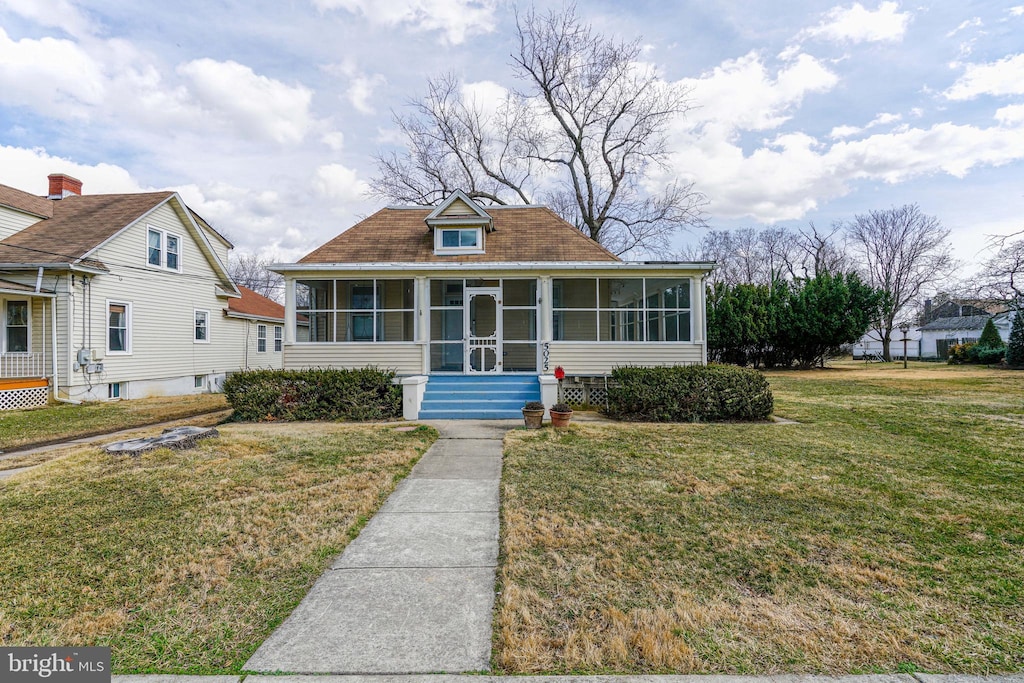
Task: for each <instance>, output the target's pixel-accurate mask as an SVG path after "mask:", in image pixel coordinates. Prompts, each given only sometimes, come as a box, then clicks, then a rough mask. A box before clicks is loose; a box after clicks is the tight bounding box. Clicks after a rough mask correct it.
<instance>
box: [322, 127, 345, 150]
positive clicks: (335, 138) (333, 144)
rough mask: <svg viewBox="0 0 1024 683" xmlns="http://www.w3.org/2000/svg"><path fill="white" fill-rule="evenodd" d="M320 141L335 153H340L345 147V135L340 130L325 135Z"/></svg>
mask: <svg viewBox="0 0 1024 683" xmlns="http://www.w3.org/2000/svg"><path fill="white" fill-rule="evenodd" d="M320 141H321V142H322V143H324V144H325V145H327V146H328V147H330V148H331V149H332V150H333V151H335V152H340V151H341V150H342V149H343V148H344V147H345V134H344V133H342V132H341V131H340V130H335V131H331V132H330V133H326V134H324V135H323V136H322V137H321V138H320Z"/></svg>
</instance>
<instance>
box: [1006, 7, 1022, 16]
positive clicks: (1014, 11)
mask: <svg viewBox="0 0 1024 683" xmlns="http://www.w3.org/2000/svg"><path fill="white" fill-rule="evenodd" d="M1006 11H1007V12H1009V13H1010V16H1013V17H1021V16H1024V5H1016V6H1014V7H1011V8H1010V9H1008V10H1006Z"/></svg>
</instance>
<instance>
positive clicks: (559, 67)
mask: <svg viewBox="0 0 1024 683" xmlns="http://www.w3.org/2000/svg"><path fill="white" fill-rule="evenodd" d="M516 28H517V31H518V51H517V52H516V54H513V55H512V69H513V75H514V76H515V77H516V78H517V79H519V80H520V81H521V82H522V83H523V88H522V89H521V90H516V91H514V92H511V93H510V94H509V95H508V97H506V98H505V99H504V100H503V101H502V102H500V103H498V105H497V107H493V106H492V107H491V109H493V111H489V110H488V106H487V105H488V104H491V105H493V103H481V102H475V101H472V100H470V101H467V98H466V96H465V94H464V92H463V88H461V86H460V84H459V82H458V81H457V79H456V78H455V77H453V76H444V77H441V78H438V79H433V80H431V81H429V82H428V86H427V95H426V97H424V99H423V100H421V101H417V102H413V103H412V112H411V113H410V114H408V115H399V114H395V117H394V118H395V122H396V124H397V125H398V127H399V129H400V130H401V131H402V133H403V135H404V136H405V138H406V140H407V143H408V148H407V150H406V151H405V152H404V153H401V154H389V155H380V156H378V158H377V167H378V175H377V177H376V178H374V179H373V181H371V191H372V192H373V193H374V194H376V195H378V196H381V197H386V198H389V199H396V200H399V201H406V202H411V203H415V204H423V205H429V204H433V203H436V201H437V199H438V198H439V197H440V196H443V195H445V194H447V193H448V192H450V191H451V190H453V189H455V188H460V189H463V190H464V191H466V192H467V194H468V195H469V196H471V197H473V198H475V199H480V200H484V201H487V202H492V203H495V204H505V203H510V202H517V203H518V202H525V203H531V202H532V201H533V200H539V201H542V202H544V203H546V204H549V205H551V206H552V207H554V208H555V210H556V211H558V212H559V213H560V215H562V216H563V218H566V220H568V221H569V222H571V223H573V224H574V225H575V226H576V227H577V228H579V229H580V230H581V231H582V232H583V233H584V234H586V235H588V236H589V237H590V238H591V239H594V240H595V241H598V242H600V243H601V244H603V245H604V246H606V247H607V248H609V249H611V250H612V251H614V252H616V253H619V254H622V253H625V252H628V251H640V252H644V251H647V252H657V251H661V250H663V249H664V248H666V246H667V243H668V239H669V237H670V236H671V235H672V234H673V232H675V231H676V230H678V229H680V228H685V227H688V226H696V225H703V214H702V208H703V206H704V204H705V203H706V199H705V197H704V195H703V194H701V193H700V192H697V191H696V190H695V189H694V186H693V183H691V182H680V181H674V182H672V183H669V184H668V185H667V186H666V187H665V188H663V189H662V190H661V191H660V192H656V193H652V192H648V191H647V190H646V189H645V187H644V186H643V185H642V183H641V180H642V179H643V178H644V176H645V174H646V173H647V172H648V171H649V170H651V169H652V168H653V167H656V166H659V165H663V164H664V163H665V162H666V159H667V150H666V133H667V127H668V125H669V123H670V122H671V121H672V120H673V119H675V118H676V117H677V116H680V115H682V114H683V113H685V112H686V110H687V109H688V108H689V104H688V102H687V99H686V96H687V94H688V93H687V91H685V90H683V89H680V88H679V87H675V86H673V85H671V84H669V83H666V82H664V81H662V80H661V79H659V78H658V77H657V74H655V73H654V72H653V71H652V70H650V69H649V68H645V67H643V66H642V65H641V60H640V59H639V57H640V52H641V46H640V44H639V41H632V42H618V41H616V40H613V39H611V38H608V37H606V36H603V35H601V34H599V33H596V32H595V31H594V30H593V29H592V28H591V27H590V26H588V25H586V24H584V23H582V22H581V21H580V19H579V17H578V16H577V14H576V9H575V7H569V8H568V9H566V10H564V11H550V12H547V13H544V14H538V13H537V12H535V11H534V10H530V11H529V12H527V13H526V14H525V15H523V16H521V17H518V18H517V21H516Z"/></svg>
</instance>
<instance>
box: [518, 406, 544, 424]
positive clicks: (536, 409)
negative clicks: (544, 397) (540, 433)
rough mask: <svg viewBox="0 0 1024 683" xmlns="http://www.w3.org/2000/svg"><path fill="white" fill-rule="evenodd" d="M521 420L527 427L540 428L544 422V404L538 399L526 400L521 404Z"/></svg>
mask: <svg viewBox="0 0 1024 683" xmlns="http://www.w3.org/2000/svg"><path fill="white" fill-rule="evenodd" d="M523 421H524V422H525V423H526V428H527V429H540V427H541V425H542V424H543V423H544V404H543V403H541V402H540V401H527V402H526V405H524V406H523Z"/></svg>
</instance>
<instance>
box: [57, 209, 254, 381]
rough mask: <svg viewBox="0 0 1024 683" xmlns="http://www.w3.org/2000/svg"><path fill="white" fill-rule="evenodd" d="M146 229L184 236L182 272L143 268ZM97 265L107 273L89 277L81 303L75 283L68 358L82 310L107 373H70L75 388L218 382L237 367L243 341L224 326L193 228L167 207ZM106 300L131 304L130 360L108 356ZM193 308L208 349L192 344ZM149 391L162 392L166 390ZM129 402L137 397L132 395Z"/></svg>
mask: <svg viewBox="0 0 1024 683" xmlns="http://www.w3.org/2000/svg"><path fill="white" fill-rule="evenodd" d="M148 225H152V226H153V227H155V228H157V229H161V230H166V231H168V232H171V233H174V234H176V235H178V236H180V237H181V263H182V272H181V273H173V272H169V271H165V270H160V269H155V268H150V267H147V263H146V236H147V226H148ZM96 258H98V259H99V260H100V261H102V262H103V263H105V264H106V265H107V267H108V268H110V271H111V272H110V273H109V274H103V275H97V276H95V277H92V278H91V280H90V286H89V297H88V298H83V288H82V285H81V281H80V278H76V287H75V291H74V295H73V296H74V299H75V301H74V306H73V308H74V310H73V311H72V319H71V323H72V332H71V353H70V354H69V357H70V358H72V359H73V358H74V356H75V350H76V349H78V348H79V347H80V346H81V344H82V328H81V325H82V321H81V315H82V311H81V307H82V305H83V304H84V305H86V306H87V317H86V326H87V329H86V341H85V344H86V347H87V348H90V349H92V350H93V351H94V352H95V353H96V355H98V356H103V357H104V360H103V365H104V371H103V373H102V374H98V373H97V374H93V375H91V376H90V377H88V378H86V377H85V376H83V373H82V372H80V371H75V372H73V373H72V383H73V384H74V385H83V384H87V383H92V384H96V383H107V384H109V383H110V382H132V381H141V380H164V379H171V378H183V377H194V376H195V375H216V374H220V373H224V372H229V371H232V370H238V369H240V368H241V366H242V362H243V360H242V359H243V355H244V348H243V346H242V340H243V335H242V334H240V330H239V326H238V325H237V324H233V323H236V322H237V321H229V320H227V319H225V317H224V316H223V314H222V311H223V309H224V308H225V307H226V306H227V300H226V299H225V298H220V297H218V296H217V295H216V287H217V286H218V285H219V284H221V282H222V281H221V278H220V277H219V276H218V275H217V274H216V273H215V271H214V270H213V268H212V266H211V265H210V262H209V261H208V259H207V257H206V256H205V255H204V253H203V252H202V251H201V250H200V248H199V245H198V244H197V243H196V237H195V234H194V233H193V232H192V230H191V228H190V227H188V226H186V225H185V224H183V223H182V221H181V220H180V218H179V217H178V214H177V213H176V212H175V210H174V209H173V208H172V207H171V206H170V205H169V203H168V204H164V205H163V206H161V207H159V208H158V209H156V210H155V211H154V212H153V213H151V214H149V215H148V216H147V217H146V218H145V219H144V220H142V221H140V222H139V223H137V224H135V225H133V226H132V227H131V228H130V229H128V230H126V231H124V232H123V233H121V234H120V235H118V236H117V237H116V238H114V239H113V240H111V241H110V242H109V243H107V244H106V245H104V246H103V247H102V248H101V249H100V250H99V251H98V252H97V254H96ZM108 301H118V302H126V303H130V304H131V307H132V309H131V330H130V338H131V343H130V346H131V354H130V355H116V354H108V353H107V351H106V349H107V302H108ZM196 309H200V310H206V311H209V312H210V315H209V339H210V341H209V343H195V342H194V312H195V310H196ZM58 310H59V309H58ZM90 318H91V322H90ZM87 379H88V382H87ZM62 384H66V381H64V382H62ZM153 386H179V385H177V384H175V385H166V384H165V385H158V384H157V385H153ZM195 391H200V390H198V389H197V390H195ZM154 392H155V393H167V392H165V391H164V390H163V389H154ZM171 393H178V392H177V390H174V391H173V392H171ZM131 396H132V397H133V398H136V397H137V396H136V394H135V392H134V391H132V392H131Z"/></svg>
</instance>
